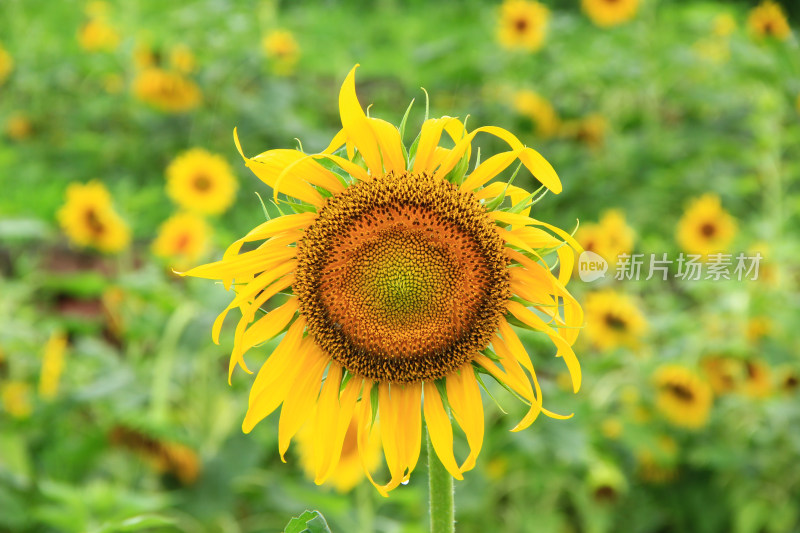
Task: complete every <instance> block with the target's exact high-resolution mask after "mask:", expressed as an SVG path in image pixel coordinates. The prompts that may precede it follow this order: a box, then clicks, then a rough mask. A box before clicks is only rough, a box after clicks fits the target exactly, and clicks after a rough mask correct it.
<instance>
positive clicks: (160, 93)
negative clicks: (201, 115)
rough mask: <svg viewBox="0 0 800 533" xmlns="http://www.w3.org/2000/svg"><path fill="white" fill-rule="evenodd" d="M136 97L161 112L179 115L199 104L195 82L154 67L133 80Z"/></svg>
mask: <svg viewBox="0 0 800 533" xmlns="http://www.w3.org/2000/svg"><path fill="white" fill-rule="evenodd" d="M133 93H134V94H135V95H136V97H137V98H138V99H139V100H141V101H142V102H145V103H147V104H149V105H151V106H153V107H155V108H157V109H159V110H161V111H166V112H171V113H180V112H182V111H189V110H191V109H194V108H195V107H197V106H198V105H199V104H200V99H201V96H202V95H201V92H200V88H199V87H198V86H197V84H196V83H195V82H193V81H192V80H190V79H189V78H186V77H184V76H182V75H181V74H178V73H177V72H170V71H167V70H163V69H160V68H156V67H150V68H146V69H144V70H142V71H141V72H139V73H138V74H137V75H136V78H135V79H134V80H133Z"/></svg>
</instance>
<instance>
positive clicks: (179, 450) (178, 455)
mask: <svg viewBox="0 0 800 533" xmlns="http://www.w3.org/2000/svg"><path fill="white" fill-rule="evenodd" d="M109 440H110V441H111V443H112V444H115V445H117V446H121V447H124V448H127V449H129V450H131V451H133V452H135V453H137V454H138V455H139V456H140V457H142V458H143V459H144V460H145V461H147V462H148V463H149V464H150V465H152V467H153V469H154V470H155V471H156V472H159V473H168V474H172V475H173V476H175V477H176V478H177V479H178V481H180V482H181V483H182V484H184V485H191V484H192V483H194V482H195V481H196V480H197V477H198V475H199V474H200V469H201V468H200V467H201V465H200V459H199V457H198V456H197V452H195V451H194V450H192V449H191V448H189V447H188V446H185V445H183V444H180V443H178V442H173V441H169V440H165V439H161V438H157V437H155V436H153V435H150V434H148V433H145V432H144V431H142V430H139V429H135V428H131V427H127V426H122V425H118V426H115V427H114V428H113V429H112V430H111V433H110V435H109Z"/></svg>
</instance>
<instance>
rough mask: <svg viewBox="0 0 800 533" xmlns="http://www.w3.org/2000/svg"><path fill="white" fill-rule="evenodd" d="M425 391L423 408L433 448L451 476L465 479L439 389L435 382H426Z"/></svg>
mask: <svg viewBox="0 0 800 533" xmlns="http://www.w3.org/2000/svg"><path fill="white" fill-rule="evenodd" d="M424 391H425V398H424V400H423V402H422V408H423V411H424V413H425V425H426V426H427V427H428V434H429V435H430V438H431V444H432V445H433V449H434V451H436V455H437V456H438V457H439V460H440V461H441V462H442V465H444V467H445V468H446V469H447V471H448V472H450V475H451V476H453V477H454V478H456V479H464V476H462V475H461V469H460V468H459V467H458V464H456V458H455V456H454V455H453V426H451V423H450V417H449V416H447V412H446V411H445V410H444V405H442V398H441V397H440V396H439V391H438V390H437V389H436V385H434V384H433V383H425V384H424Z"/></svg>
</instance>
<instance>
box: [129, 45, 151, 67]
mask: <svg viewBox="0 0 800 533" xmlns="http://www.w3.org/2000/svg"><path fill="white" fill-rule="evenodd" d="M156 63H157V61H156V54H155V53H154V52H153V50H152V48H150V46H148V45H146V44H143V43H137V44H136V47H135V48H134V49H133V64H134V65H135V66H136V68H138V69H146V68H149V67H154V66H156Z"/></svg>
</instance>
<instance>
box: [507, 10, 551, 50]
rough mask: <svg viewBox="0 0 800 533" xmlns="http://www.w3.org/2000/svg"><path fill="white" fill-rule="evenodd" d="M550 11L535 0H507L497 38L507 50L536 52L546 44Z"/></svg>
mask: <svg viewBox="0 0 800 533" xmlns="http://www.w3.org/2000/svg"><path fill="white" fill-rule="evenodd" d="M549 19H550V10H549V9H547V7H545V6H544V5H543V4H540V3H539V2H536V1H534V0H505V1H504V2H503V5H502V6H501V7H500V22H499V26H498V29H497V38H498V39H499V40H500V44H501V45H503V46H504V47H505V48H508V49H511V50H515V49H519V50H526V51H528V52H535V51H536V50H538V49H540V48H541V47H542V45H543V44H544V38H545V36H546V35H547V25H548V22H549Z"/></svg>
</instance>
